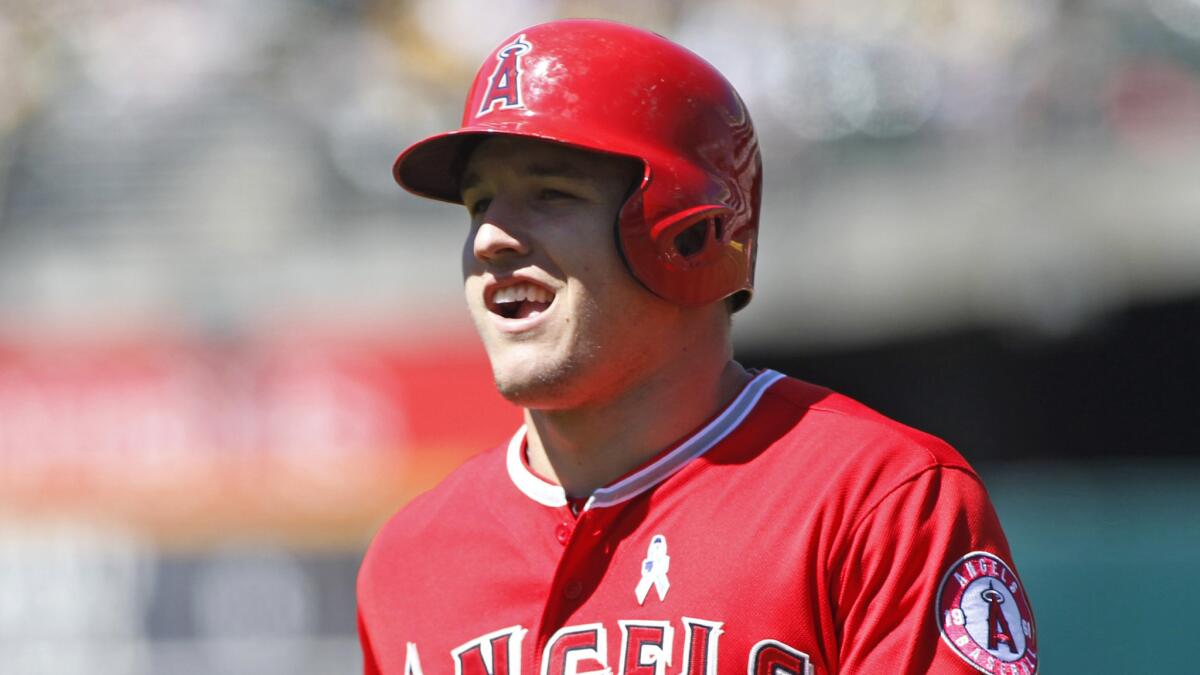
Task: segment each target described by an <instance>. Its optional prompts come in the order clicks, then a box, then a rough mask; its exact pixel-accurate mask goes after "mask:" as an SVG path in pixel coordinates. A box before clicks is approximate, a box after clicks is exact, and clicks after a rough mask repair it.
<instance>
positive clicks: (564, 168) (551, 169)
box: [458, 162, 588, 194]
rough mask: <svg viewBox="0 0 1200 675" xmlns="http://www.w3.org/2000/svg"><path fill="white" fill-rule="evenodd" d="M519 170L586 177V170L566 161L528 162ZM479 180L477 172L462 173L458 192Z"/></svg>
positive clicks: (539, 175) (543, 175) (540, 174)
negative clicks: (528, 163)
mask: <svg viewBox="0 0 1200 675" xmlns="http://www.w3.org/2000/svg"><path fill="white" fill-rule="evenodd" d="M519 172H520V173H523V174H526V175H528V176H533V177H535V178H573V179H584V178H587V177H588V174H587V172H586V171H584V170H583V169H580V168H579V167H577V166H575V165H574V164H569V163H566V162H559V163H556V164H530V165H528V166H526V167H523V168H521V169H519ZM481 182H483V179H482V178H481V177H480V176H479V174H478V173H476V172H474V171H468V172H467V173H465V174H463V177H462V180H461V181H459V186H458V192H459V194H462V193H464V192H466V191H467V190H470V189H471V188H474V187H477V186H478V185H479V184H480V183H481Z"/></svg>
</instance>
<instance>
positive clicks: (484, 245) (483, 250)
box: [473, 207, 529, 263]
mask: <svg viewBox="0 0 1200 675" xmlns="http://www.w3.org/2000/svg"><path fill="white" fill-rule="evenodd" d="M501 211H502V209H496V208H493V207H488V209H487V211H486V212H485V213H484V214H483V222H482V223H481V224H480V225H479V229H478V230H476V231H475V240H474V244H473V250H474V253H475V257H476V258H477V259H478V260H480V261H483V262H491V263H495V262H499V261H501V260H503V259H504V258H508V257H520V256H523V255H526V254H527V253H529V244H528V242H527V241H526V237H525V236H524V235H523V234H522V231H521V230H520V228H519V227H516V226H512V225H508V224H506V223H507V222H510V221H508V220H507V219H506V218H505V216H504V214H503V213H501Z"/></svg>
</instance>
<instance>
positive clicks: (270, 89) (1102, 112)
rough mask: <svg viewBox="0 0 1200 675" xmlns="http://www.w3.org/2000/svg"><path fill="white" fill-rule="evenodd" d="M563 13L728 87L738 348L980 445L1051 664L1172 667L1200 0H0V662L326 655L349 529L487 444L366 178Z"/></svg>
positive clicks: (468, 380)
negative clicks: (743, 216) (745, 139)
mask: <svg viewBox="0 0 1200 675" xmlns="http://www.w3.org/2000/svg"><path fill="white" fill-rule="evenodd" d="M559 16H604V17H609V18H618V19H623V20H626V21H629V22H632V23H636V24H639V25H642V26H645V27H649V28H653V29H655V30H658V31H659V32H662V33H664V34H666V35H668V36H670V37H673V38H675V39H677V40H679V41H681V42H682V43H684V44H686V45H688V46H690V47H692V48H693V49H695V50H696V51H698V52H699V53H701V54H703V55H704V56H706V57H707V58H709V60H711V61H713V62H714V63H715V64H716V65H717V66H718V67H720V68H721V69H722V70H723V71H724V72H725V73H726V74H727V75H728V76H729V77H730V79H731V80H732V81H733V82H734V83H735V85H736V86H738V88H739V89H740V90H741V91H742V93H743V94H744V96H745V98H746V99H747V101H748V103H749V105H750V108H751V111H752V113H753V114H754V116H755V120H756V123H757V124H758V127H759V130H760V134H761V136H762V140H763V147H764V155H765V162H766V165H767V173H766V176H767V195H766V198H765V202H766V205H767V210H766V217H765V224H764V228H763V234H762V244H761V253H760V265H759V270H760V272H759V292H758V294H757V297H756V300H755V302H754V303H753V304H752V305H751V306H750V308H749V309H748V310H747V311H745V312H744V313H743V314H742V315H740V316H739V317H738V319H737V332H738V342H739V350H740V355H741V359H742V360H743V361H744V362H746V363H747V364H749V365H754V366H772V367H776V368H779V369H782V370H784V371H786V372H789V373H791V374H793V375H797V376H800V377H804V378H807V379H810V380H813V381H816V382H820V383H823V384H826V385H829V386H833V387H835V388H838V389H841V390H843V391H845V392H847V393H849V394H852V395H854V396H856V397H858V398H860V399H862V400H864V401H866V402H867V403H869V404H871V405H874V406H875V407H877V408H879V409H881V410H883V411H884V412H886V413H888V414H890V415H891V416H893V417H897V418H899V419H901V420H904V421H906V422H908V423H911V424H914V425H916V426H919V427H922V428H924V429H927V430H929V431H932V432H934V433H937V434H939V435H941V436H943V437H945V438H947V439H949V440H950V441H951V442H952V443H954V444H955V445H956V446H957V447H959V448H960V449H961V450H962V451H963V453H964V454H965V455H966V456H967V457H968V458H969V459H970V460H971V461H972V462H974V463H975V464H976V466H977V467H978V468H979V469H980V472H981V473H982V474H983V475H984V478H985V479H986V480H987V481H988V483H989V486H990V489H991V491H992V493H993V496H994V498H995V501H996V504H997V508H998V510H999V511H1000V515H1001V517H1002V519H1003V520H1004V522H1005V523H1006V525H1007V529H1008V533H1009V535H1010V538H1011V540H1012V545H1013V549H1014V551H1015V556H1016V562H1017V565H1018V566H1019V567H1020V569H1021V571H1022V574H1023V576H1024V577H1025V581H1026V584H1027V586H1028V588H1029V589H1030V593H1031V597H1032V600H1033V604H1034V607H1035V609H1036V612H1037V616H1038V619H1039V622H1038V623H1039V631H1040V632H1041V640H1040V642H1041V646H1042V661H1043V664H1044V669H1045V671H1046V672H1050V673H1083V672H1088V673H1143V672H1144V673H1150V672H1195V671H1194V668H1195V666H1194V663H1193V661H1194V658H1193V656H1192V651H1193V649H1191V647H1193V646H1194V645H1195V644H1196V639H1195V635H1196V632H1197V629H1198V628H1200V622H1198V621H1197V619H1196V616H1197V614H1196V611H1195V610H1196V608H1197V606H1198V605H1200V592H1198V591H1197V585H1196V582H1195V579H1194V576H1195V572H1194V570H1195V569H1196V568H1197V567H1198V566H1200V463H1198V462H1197V456H1196V453H1197V448H1198V447H1200V425H1197V423H1196V414H1197V404H1200V396H1197V391H1198V385H1197V382H1198V381H1200V0H1126V1H1123V2H1122V1H1118V0H1095V1H1093V2H1078V1H1069V0H856V1H854V2H784V1H773V0H755V1H751V2H746V1H743V2H738V3H732V2H683V1H664V0H636V1H634V0H619V1H609V2H598V1H593V2H583V1H569V0H557V1H556V0H493V1H492V2H488V3H476V2H467V1H465V0H408V1H393V2H375V1H372V0H256V1H255V2H239V1H236V0H205V1H201V0H194V1H190V2H189V1H184V0H179V1H172V2H168V1H165V0H163V1H154V0H111V1H108V2H97V1H92V2H85V1H83V0H74V1H68V0H4V2H2V3H0V673H4V674H9V673H12V674H18V675H39V674H59V673H62V674H75V673H89V674H90V673H108V674H119V675H143V674H159V673H172V674H188V673H220V674H224V673H230V674H233V673H256V674H262V673H289V674H295V673H313V674H316V673H347V672H354V671H356V670H357V669H358V668H359V656H358V651H357V644H356V640H355V637H354V597H353V586H354V576H355V572H356V568H357V565H358V561H359V557H360V556H361V553H362V551H363V549H364V547H365V546H366V544H367V542H368V541H369V538H370V536H371V534H372V533H373V531H374V529H375V528H376V527H378V525H379V524H380V523H381V522H382V520H383V519H384V518H386V517H387V515H388V514H390V513H391V512H392V511H393V510H394V509H396V508H397V507H398V506H399V505H401V504H402V503H403V502H404V501H405V500H406V499H407V498H409V497H410V496H411V495H413V494H414V493H415V492H416V491H419V490H422V489H424V488H425V487H427V486H428V485H430V484H431V483H432V482H433V481H435V480H436V479H437V477H438V476H440V475H441V474H443V473H444V472H446V471H447V470H449V469H450V468H451V467H453V466H454V465H455V464H456V463H457V462H458V461H460V460H461V459H462V458H463V457H464V456H465V455H467V454H469V453H471V452H474V451H476V450H479V449H481V448H482V447H484V446H487V445H490V444H493V443H496V442H499V441H501V440H502V439H504V438H505V437H506V435H507V434H508V433H509V432H510V431H511V428H512V427H513V426H514V424H515V423H516V421H517V414H516V412H515V411H514V410H512V409H511V408H509V407H508V406H507V405H506V404H504V403H503V402H502V401H500V400H499V399H498V397H496V395H495V394H494V393H493V392H492V390H491V387H490V382H489V380H488V376H487V371H486V367H485V361H484V357H483V354H482V351H481V350H480V349H479V348H478V347H477V345H476V343H475V340H474V337H473V334H472V333H471V330H470V328H469V325H468V322H467V318H466V313H465V311H463V310H462V309H461V307H460V305H461V302H460V297H459V278H458V269H457V260H458V251H459V246H460V238H461V237H462V235H463V232H464V230H463V218H462V216H461V214H459V213H458V211H457V210H455V209H453V208H450V207H440V206H438V205H433V204H429V203H426V202H423V201H418V200H415V199H411V198H408V197H407V196H405V195H404V194H402V193H401V191H400V190H399V189H398V188H396V187H395V186H394V185H393V184H392V182H391V179H390V176H389V166H390V162H391V160H392V159H393V157H394V155H395V154H396V153H397V152H398V150H400V149H401V148H402V147H403V146H404V145H406V144H407V143H408V142H410V141H412V140H414V139H416V138H418V137H420V136H422V135H424V134H426V133H428V132H432V131H435V130H439V129H441V128H443V127H447V126H449V125H452V124H454V123H455V122H456V121H457V119H458V116H459V112H460V110H459V106H460V104H461V100H462V97H463V95H464V93H465V88H466V85H467V83H468V82H469V79H470V77H471V75H472V74H473V71H474V69H475V68H476V67H477V66H478V64H479V62H480V60H481V59H482V58H483V56H484V55H485V54H486V52H487V51H488V49H489V48H490V47H492V46H493V45H494V44H495V43H496V42H497V41H498V40H499V39H500V38H502V37H504V36H505V35H507V34H508V33H509V32H510V31H512V30H515V29H517V28H519V27H521V26H522V25H526V24H529V23H533V22H536V21H539V20H542V19H549V18H554V17H559ZM617 320H619V317H618V318H617ZM464 545H466V544H464Z"/></svg>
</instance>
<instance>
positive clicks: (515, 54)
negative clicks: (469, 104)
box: [475, 33, 533, 117]
mask: <svg viewBox="0 0 1200 675" xmlns="http://www.w3.org/2000/svg"><path fill="white" fill-rule="evenodd" d="M532 49H533V46H532V45H530V44H529V43H528V42H526V41H525V34H524V33H522V34H521V35H520V36H519V37H518V38H517V39H515V40H513V41H512V42H510V43H508V44H506V45H504V46H503V47H501V48H500V49H498V50H497V51H496V69H495V70H493V71H492V75H491V77H489V78H488V84H487V91H485V92H483V102H482V103H480V104H479V112H477V113H475V116H476V117H483V116H484V115H486V114H488V113H490V112H492V111H494V110H495V109H496V108H497V107H499V108H500V109H501V110H505V109H508V108H520V107H521V106H522V105H523V104H522V103H521V72H522V70H521V57H522V56H524V55H525V54H528V53H529V52H530V50H532Z"/></svg>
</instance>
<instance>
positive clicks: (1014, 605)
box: [935, 551, 1038, 675]
mask: <svg viewBox="0 0 1200 675" xmlns="http://www.w3.org/2000/svg"><path fill="white" fill-rule="evenodd" d="M935 604H936V608H935V610H936V612H937V614H936V616H937V621H938V628H939V629H940V630H941V633H942V640H944V641H945V643H946V644H947V645H949V646H950V648H951V649H952V650H954V652H955V653H956V654H958V656H959V657H961V658H962V659H963V660H964V661H966V662H967V663H969V664H971V665H972V666H974V667H975V669H976V670H978V671H980V672H982V673H988V675H1034V673H1036V672H1037V666H1038V662H1037V632H1036V629H1035V628H1034V625H1033V612H1031V611H1030V609H1029V599H1028V598H1027V597H1025V588H1024V587H1023V586H1022V585H1021V582H1020V581H1019V580H1018V579H1017V575H1016V574H1014V573H1013V571H1012V569H1011V568H1009V566H1008V565H1006V564H1005V563H1004V561H1003V560H1001V559H1000V558H998V557H996V556H995V555H992V554H991V553H985V552H983V551H975V552H973V553H968V554H967V555H965V556H963V557H962V558H959V559H958V561H957V562H955V563H954V564H953V565H951V566H950V568H949V569H948V570H946V574H945V575H944V576H943V577H942V583H941V585H940V587H939V588H938V596H937V600H936V603H935Z"/></svg>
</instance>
